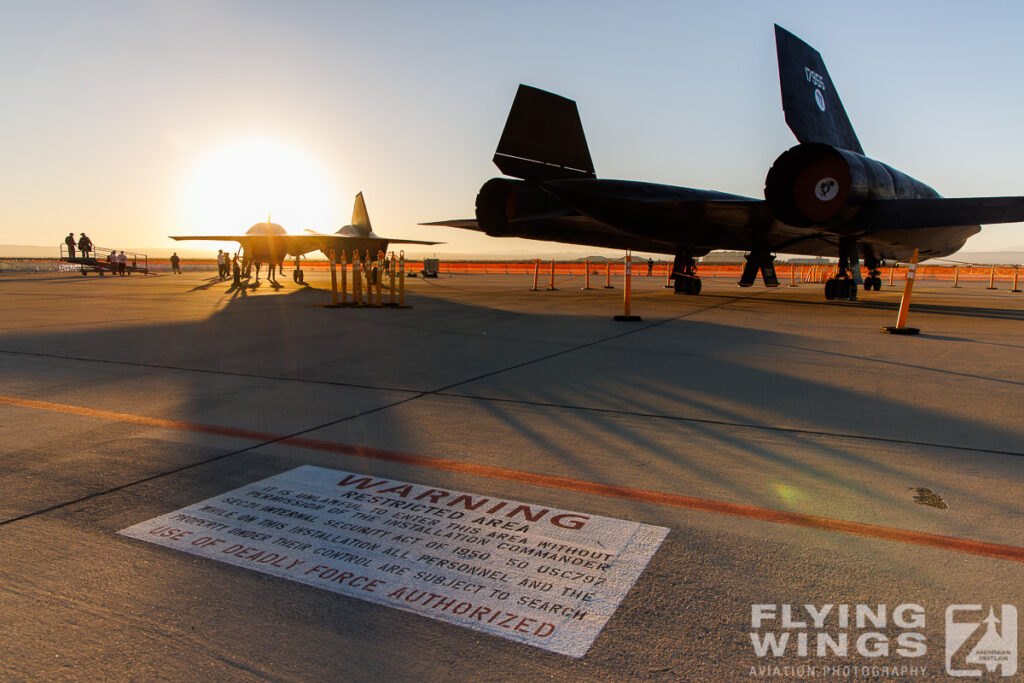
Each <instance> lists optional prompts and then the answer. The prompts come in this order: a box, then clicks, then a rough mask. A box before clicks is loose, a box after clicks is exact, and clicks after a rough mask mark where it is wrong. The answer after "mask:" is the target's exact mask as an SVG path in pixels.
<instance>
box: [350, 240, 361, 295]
mask: <svg viewBox="0 0 1024 683" xmlns="http://www.w3.org/2000/svg"><path fill="white" fill-rule="evenodd" d="M359 261H360V258H359V250H358V249H353V250H352V305H353V306H361V305H362V303H363V268H362V266H361V265H360V264H359Z"/></svg>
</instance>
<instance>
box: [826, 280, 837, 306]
mask: <svg viewBox="0 0 1024 683" xmlns="http://www.w3.org/2000/svg"><path fill="white" fill-rule="evenodd" d="M825 298H826V299H827V300H829V301H832V299H835V298H836V281H835V278H829V279H827V280H825Z"/></svg>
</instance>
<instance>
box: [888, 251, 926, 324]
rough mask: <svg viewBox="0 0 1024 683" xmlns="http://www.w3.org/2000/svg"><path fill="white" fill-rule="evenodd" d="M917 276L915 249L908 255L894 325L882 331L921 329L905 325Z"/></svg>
mask: <svg viewBox="0 0 1024 683" xmlns="http://www.w3.org/2000/svg"><path fill="white" fill-rule="evenodd" d="M916 278H917V249H914V255H913V256H911V257H910V263H909V264H908V265H907V279H906V280H905V281H904V283H903V297H902V298H901V299H900V311H899V313H898V314H897V316H896V326H895V327H883V328H882V332H888V333H889V334H917V333H919V332H920V331H921V330H919V329H917V328H916V327H907V313H908V312H909V311H910V293H911V292H912V291H913V290H914V280H915V279H916Z"/></svg>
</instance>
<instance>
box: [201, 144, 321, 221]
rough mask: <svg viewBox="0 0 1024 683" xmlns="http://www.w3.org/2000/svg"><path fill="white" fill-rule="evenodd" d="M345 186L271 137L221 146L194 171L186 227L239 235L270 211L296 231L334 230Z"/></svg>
mask: <svg viewBox="0 0 1024 683" xmlns="http://www.w3.org/2000/svg"><path fill="white" fill-rule="evenodd" d="M339 194H340V189H339V188H338V186H337V185H336V183H335V182H334V181H333V179H332V178H331V176H330V173H329V172H327V171H326V170H325V169H324V168H323V167H321V166H320V165H319V164H317V163H316V162H315V161H313V160H311V159H310V158H309V157H307V156H306V155H305V154H303V153H302V151H300V150H298V149H296V148H294V147H291V146H289V145H286V144H283V143H280V142H277V141H275V140H270V139H246V140H239V141H236V142H233V143H231V144H228V145H225V146H223V147H220V148H218V149H216V150H214V151H213V152H211V153H210V154H208V155H207V156H206V157H205V158H203V159H202V160H201V161H200V162H199V163H198V164H197V165H196V167H195V169H194V170H193V171H192V173H191V174H190V175H189V177H188V179H187V181H186V185H185V192H184V195H185V196H184V219H185V221H186V224H185V225H183V226H182V228H184V229H187V230H189V231H193V232H197V233H204V234H239V233H242V232H245V231H246V230H247V229H248V228H249V227H250V226H251V225H252V224H254V223H258V222H262V221H265V220H267V215H268V214H269V215H270V217H271V220H272V221H273V222H274V223H279V224H280V225H282V226H283V227H284V228H285V230H287V231H288V232H290V233H297V232H301V231H302V230H305V229H306V228H312V229H314V230H319V231H325V232H333V231H334V229H335V228H333V227H332V226H333V225H334V224H335V223H338V218H339V216H338V212H337V209H336V207H337V205H338V197H339Z"/></svg>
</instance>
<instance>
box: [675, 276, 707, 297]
mask: <svg viewBox="0 0 1024 683" xmlns="http://www.w3.org/2000/svg"><path fill="white" fill-rule="evenodd" d="M700 287H701V284H700V278H699V277H691V276H684V277H677V278H676V279H675V280H673V281H672V289H673V291H675V293H676V294H700Z"/></svg>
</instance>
